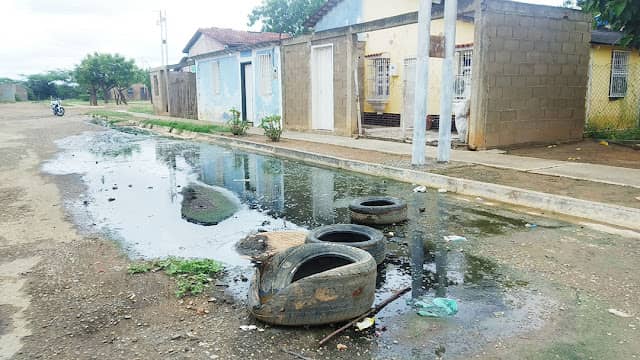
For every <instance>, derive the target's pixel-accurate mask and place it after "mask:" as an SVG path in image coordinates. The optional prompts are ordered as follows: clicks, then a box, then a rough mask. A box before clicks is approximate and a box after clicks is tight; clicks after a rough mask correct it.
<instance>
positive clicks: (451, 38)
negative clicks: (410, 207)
mask: <svg viewBox="0 0 640 360" xmlns="http://www.w3.org/2000/svg"><path fill="white" fill-rule="evenodd" d="M457 17H458V0H446V1H445V2H444V61H443V62H442V83H441V85H440V94H441V95H440V129H439V131H438V162H439V163H446V162H449V159H450V158H451V104H452V102H453V83H454V78H453V58H454V52H455V48H456V20H457Z"/></svg>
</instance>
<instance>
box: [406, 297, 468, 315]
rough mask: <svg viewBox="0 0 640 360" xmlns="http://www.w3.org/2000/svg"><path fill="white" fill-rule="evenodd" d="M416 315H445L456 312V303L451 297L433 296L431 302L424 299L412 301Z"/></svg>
mask: <svg viewBox="0 0 640 360" xmlns="http://www.w3.org/2000/svg"><path fill="white" fill-rule="evenodd" d="M413 306H414V307H415V308H416V309H417V310H418V315H420V316H425V317H436V318H439V317H447V316H453V315H455V314H457V313H458V303H457V302H456V301H455V300H453V299H447V298H434V299H433V300H431V304H429V303H428V302H426V301H424V300H418V301H413Z"/></svg>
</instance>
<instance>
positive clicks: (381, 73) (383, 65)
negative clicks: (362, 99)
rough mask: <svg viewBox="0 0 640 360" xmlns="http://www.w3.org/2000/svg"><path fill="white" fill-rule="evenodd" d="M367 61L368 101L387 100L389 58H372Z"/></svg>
mask: <svg viewBox="0 0 640 360" xmlns="http://www.w3.org/2000/svg"><path fill="white" fill-rule="evenodd" d="M368 60H369V64H368V65H369V94H368V95H369V97H368V98H369V99H383V100H384V99H388V98H389V80H390V74H389V66H390V64H391V59H389V58H382V57H379V58H373V59H368Z"/></svg>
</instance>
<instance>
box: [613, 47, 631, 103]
mask: <svg viewBox="0 0 640 360" xmlns="http://www.w3.org/2000/svg"><path fill="white" fill-rule="evenodd" d="M629 54H630V52H629V51H620V50H614V51H613V52H612V53H611V83H610V86H609V97H610V98H623V97H625V96H627V85H628V78H629Z"/></svg>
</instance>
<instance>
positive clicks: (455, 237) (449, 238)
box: [444, 235, 467, 242]
mask: <svg viewBox="0 0 640 360" xmlns="http://www.w3.org/2000/svg"><path fill="white" fill-rule="evenodd" d="M444 241H446V242H451V241H467V238H466V237H464V236H459V235H447V236H445V237H444Z"/></svg>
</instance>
